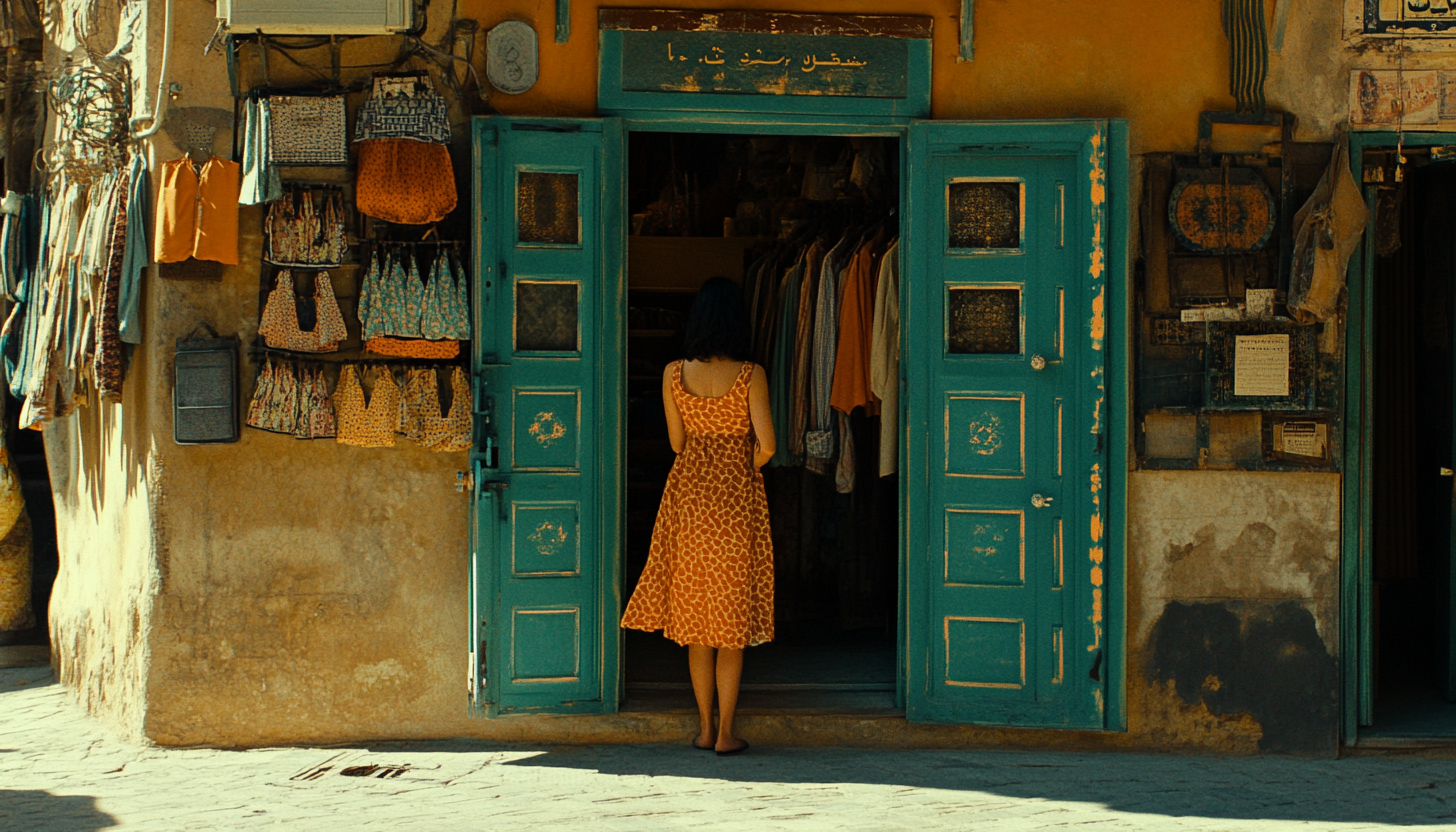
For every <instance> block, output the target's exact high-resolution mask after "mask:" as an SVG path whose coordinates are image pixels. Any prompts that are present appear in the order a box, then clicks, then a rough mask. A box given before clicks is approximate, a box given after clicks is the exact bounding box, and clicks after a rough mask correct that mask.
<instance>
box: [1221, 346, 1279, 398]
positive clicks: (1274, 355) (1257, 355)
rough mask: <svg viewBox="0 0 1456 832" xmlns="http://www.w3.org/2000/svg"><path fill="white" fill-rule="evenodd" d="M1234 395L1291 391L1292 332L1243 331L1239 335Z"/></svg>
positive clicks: (1268, 394) (1236, 351) (1235, 356)
mask: <svg viewBox="0 0 1456 832" xmlns="http://www.w3.org/2000/svg"><path fill="white" fill-rule="evenodd" d="M1234 395H1235V396H1288V395H1289V336H1288V335H1240V336H1238V337H1237V338H1236V339H1235V342H1234Z"/></svg>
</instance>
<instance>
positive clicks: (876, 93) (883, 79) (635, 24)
mask: <svg viewBox="0 0 1456 832" xmlns="http://www.w3.org/2000/svg"><path fill="white" fill-rule="evenodd" d="M599 23H600V26H601V30H602V39H601V49H602V52H601V62H602V65H601V70H602V71H601V76H600V78H601V100H600V106H601V108H602V109H603V110H604V111H608V112H611V111H626V110H687V109H691V110H697V111H702V110H720V111H729V112H768V113H771V112H797V113H810V112H817V113H821V114H826V115H863V116H884V115H891V116H901V117H905V118H914V117H918V116H923V115H925V114H927V113H928V111H929V103H930V102H929V90H930V35H931V27H932V20H931V18H928V17H911V16H894V15H820V14H789V13H778V12H757V11H730V12H716V13H702V12H688V11H666V10H652V9H602V10H601V12H600V14H599ZM786 98H795V99H798V100H796V101H790V100H785V99H786ZM806 99H807V100H806ZM785 105H787V107H786V106H785Z"/></svg>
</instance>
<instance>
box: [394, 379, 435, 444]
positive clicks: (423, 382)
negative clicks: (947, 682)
mask: <svg viewBox="0 0 1456 832" xmlns="http://www.w3.org/2000/svg"><path fill="white" fill-rule="evenodd" d="M439 416H440V387H439V384H438V382H437V381H436V380H435V371H434V369H433V368H431V367H411V368H409V370H407V371H406V372H405V381H404V389H403V390H402V391H401V393H400V398H399V424H398V426H397V427H396V428H395V430H397V431H398V432H399V433H402V434H404V435H405V436H406V437H408V438H410V439H413V440H414V441H416V442H418V443H419V444H421V445H427V444H429V443H427V442H426V441H425V423H426V421H428V420H429V419H431V418H439Z"/></svg>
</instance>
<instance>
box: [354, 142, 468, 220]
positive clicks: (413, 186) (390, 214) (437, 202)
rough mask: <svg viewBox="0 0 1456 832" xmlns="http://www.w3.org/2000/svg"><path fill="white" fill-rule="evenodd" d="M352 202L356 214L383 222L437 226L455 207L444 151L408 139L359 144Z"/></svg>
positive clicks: (447, 153) (452, 181) (439, 146)
mask: <svg viewBox="0 0 1456 832" xmlns="http://www.w3.org/2000/svg"><path fill="white" fill-rule="evenodd" d="M354 198H355V207H356V208H358V209H359V212H360V213H362V214H367V215H368V216H371V217H377V218H379V219H381V220H385V221H388V222H395V223H401V224H404V225H423V224H425V223H432V222H439V221H440V220H442V219H444V218H445V217H446V216H447V215H448V214H449V213H450V212H451V211H453V210H455V205H456V202H457V196H456V192H455V171H454V170H453V169H452V168H451V166H450V150H449V148H447V147H446V146H445V145H442V144H426V143H424V142H416V141H410V140H409V139H374V140H372V141H367V142H360V143H359V169H358V175H357V181H356V190H355V196H354Z"/></svg>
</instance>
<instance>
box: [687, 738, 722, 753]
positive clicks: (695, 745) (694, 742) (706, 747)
mask: <svg viewBox="0 0 1456 832" xmlns="http://www.w3.org/2000/svg"><path fill="white" fill-rule="evenodd" d="M688 745H691V746H692V747H693V748H696V749H698V750H699V751H713V750H715V749H714V748H713V746H711V745H698V741H697V740H689V741H688Z"/></svg>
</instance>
